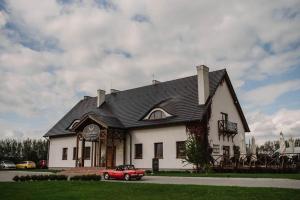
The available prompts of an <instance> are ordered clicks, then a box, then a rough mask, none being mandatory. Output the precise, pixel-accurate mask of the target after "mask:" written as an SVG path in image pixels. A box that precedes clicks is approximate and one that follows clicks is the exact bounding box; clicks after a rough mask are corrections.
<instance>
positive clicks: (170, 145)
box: [126, 125, 192, 169]
mask: <svg viewBox="0 0 300 200" xmlns="http://www.w3.org/2000/svg"><path fill="white" fill-rule="evenodd" d="M130 134H131V135H132V164H134V165H135V166H136V167H138V168H152V158H153V157H154V143H157V142H162V143H163V159H159V168H160V169H191V168H192V166H191V165H187V166H185V164H183V163H182V159H177V158H176V142H177V141H185V140H186V139H187V135H186V127H185V126H184V125H176V126H170V127H159V128H151V129H138V130H132V131H131V132H130ZM126 141H127V149H126V152H127V153H126V155H127V157H126V163H127V164H129V162H130V138H129V136H128V137H127V140H126ZM135 144H143V159H135V158H134V152H135V149H134V148H135Z"/></svg>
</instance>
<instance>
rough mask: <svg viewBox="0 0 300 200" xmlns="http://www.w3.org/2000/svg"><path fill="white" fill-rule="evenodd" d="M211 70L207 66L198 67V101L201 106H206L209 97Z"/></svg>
mask: <svg viewBox="0 0 300 200" xmlns="http://www.w3.org/2000/svg"><path fill="white" fill-rule="evenodd" d="M208 74H209V68H208V67H206V66H205V65H200V66H197V75H198V100H199V104H200V105H201V104H205V103H206V100H207V99H208V97H209V75H208Z"/></svg>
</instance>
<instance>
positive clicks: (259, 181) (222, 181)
mask: <svg viewBox="0 0 300 200" xmlns="http://www.w3.org/2000/svg"><path fill="white" fill-rule="evenodd" d="M133 182H137V181H133ZM141 183H158V184H189V185H218V186H240V187H274V188H294V189H300V180H293V179H273V178H225V177H224V178H223V177H222V178H215V177H174V176H173V177H171V176H146V177H144V178H143V179H142V181H141Z"/></svg>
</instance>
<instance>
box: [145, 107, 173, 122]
mask: <svg viewBox="0 0 300 200" xmlns="http://www.w3.org/2000/svg"><path fill="white" fill-rule="evenodd" d="M167 117H171V115H170V114H169V113H167V112H166V111H164V110H163V109H161V108H155V109H153V110H152V111H151V112H150V113H149V114H148V115H147V116H146V117H145V118H144V120H156V119H164V118H167Z"/></svg>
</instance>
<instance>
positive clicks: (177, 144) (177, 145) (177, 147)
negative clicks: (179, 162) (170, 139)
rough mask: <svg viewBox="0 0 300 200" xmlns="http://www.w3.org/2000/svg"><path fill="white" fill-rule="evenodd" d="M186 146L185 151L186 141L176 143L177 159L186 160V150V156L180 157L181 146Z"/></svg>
mask: <svg viewBox="0 0 300 200" xmlns="http://www.w3.org/2000/svg"><path fill="white" fill-rule="evenodd" d="M182 143H183V145H184V149H185V145H186V141H176V158H177V159H184V158H186V151H185V150H184V155H179V154H180V151H179V144H181V145H182Z"/></svg>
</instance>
